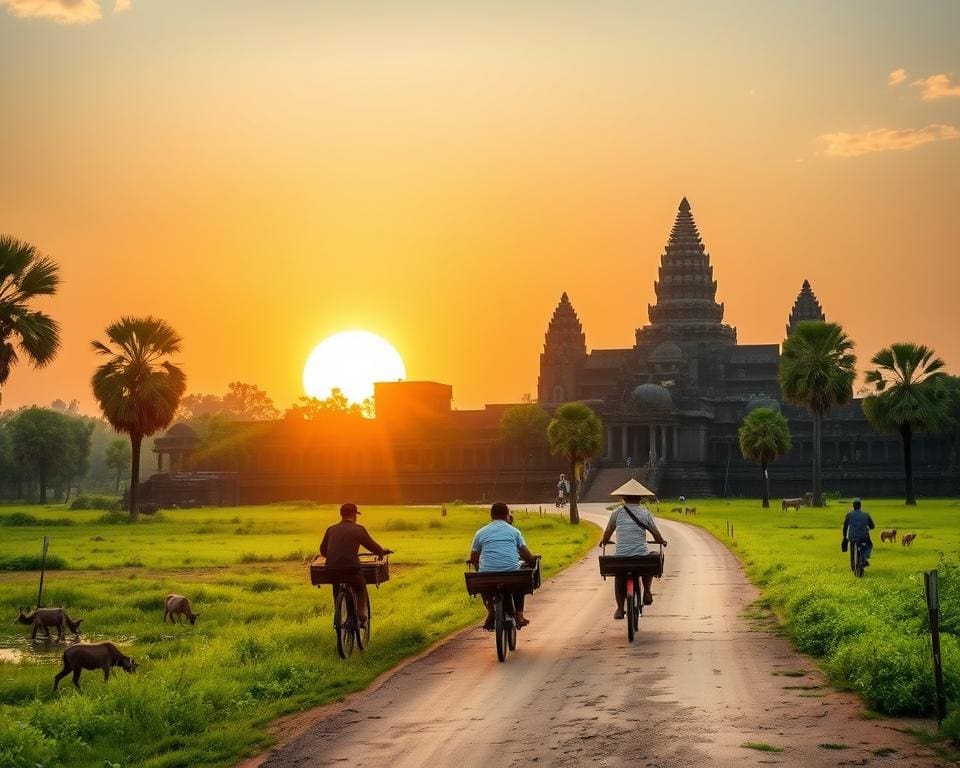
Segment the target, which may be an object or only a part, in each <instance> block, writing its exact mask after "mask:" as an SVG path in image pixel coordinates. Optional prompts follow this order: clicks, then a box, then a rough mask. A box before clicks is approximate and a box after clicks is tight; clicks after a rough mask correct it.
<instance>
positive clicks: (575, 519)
mask: <svg viewBox="0 0 960 768" xmlns="http://www.w3.org/2000/svg"><path fill="white" fill-rule="evenodd" d="M570 524H571V525H580V510H579V509H577V459H576V458H575V457H573V458H571V459H570Z"/></svg>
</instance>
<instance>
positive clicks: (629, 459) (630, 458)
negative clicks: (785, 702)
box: [627, 456, 633, 469]
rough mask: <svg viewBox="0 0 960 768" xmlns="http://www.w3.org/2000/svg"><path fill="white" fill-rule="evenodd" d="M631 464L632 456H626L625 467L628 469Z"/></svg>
mask: <svg viewBox="0 0 960 768" xmlns="http://www.w3.org/2000/svg"><path fill="white" fill-rule="evenodd" d="M631 464H633V456H627V469H630V465H631Z"/></svg>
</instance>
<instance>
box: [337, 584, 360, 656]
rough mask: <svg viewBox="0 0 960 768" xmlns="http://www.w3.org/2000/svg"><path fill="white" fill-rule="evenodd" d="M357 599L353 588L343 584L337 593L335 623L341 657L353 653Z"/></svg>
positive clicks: (338, 650) (338, 651)
mask: <svg viewBox="0 0 960 768" xmlns="http://www.w3.org/2000/svg"><path fill="white" fill-rule="evenodd" d="M356 615H357V601H356V598H355V597H354V595H353V590H352V589H351V588H350V587H348V586H341V587H340V591H339V592H338V593H337V605H336V609H335V610H334V618H333V621H334V625H335V626H336V628H337V653H339V654H340V658H341V659H345V658H347V656H349V655H350V654H351V653H353V641H354V637H355V636H356Z"/></svg>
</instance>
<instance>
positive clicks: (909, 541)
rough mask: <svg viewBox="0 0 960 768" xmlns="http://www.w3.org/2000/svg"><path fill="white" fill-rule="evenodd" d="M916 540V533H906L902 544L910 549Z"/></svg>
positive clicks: (901, 541) (901, 540)
mask: <svg viewBox="0 0 960 768" xmlns="http://www.w3.org/2000/svg"><path fill="white" fill-rule="evenodd" d="M915 538H917V534H915V533H905V534H903V538H902V539H900V543H901V544H902V545H903V546H905V547H909V546H910V545H911V544H913V540H914V539H915Z"/></svg>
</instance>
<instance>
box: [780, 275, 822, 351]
mask: <svg viewBox="0 0 960 768" xmlns="http://www.w3.org/2000/svg"><path fill="white" fill-rule="evenodd" d="M826 319H827V317H826V315H824V314H823V308H822V307H821V306H820V302H819V301H817V297H816V295H815V294H814V292H813V289H812V288H811V287H810V281H809V280H804V281H803V287H802V288H801V289H800V293H799V294H798V295H797V300H796V301H795V302H793V309H792V310H791V312H790V317H789V319H788V320H787V337H789V336H790V334H791V333H793V331H794V329H795V328H796V327H797V325H798V324H799V323H802V322H803V321H804V320H826Z"/></svg>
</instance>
